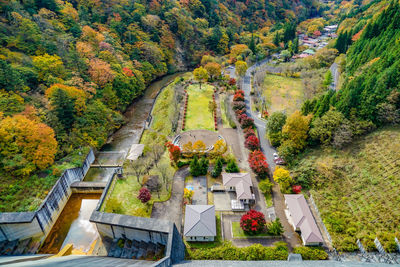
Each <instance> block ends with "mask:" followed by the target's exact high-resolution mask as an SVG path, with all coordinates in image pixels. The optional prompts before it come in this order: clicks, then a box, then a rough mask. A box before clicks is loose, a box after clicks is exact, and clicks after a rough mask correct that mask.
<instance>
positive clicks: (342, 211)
mask: <svg viewBox="0 0 400 267" xmlns="http://www.w3.org/2000/svg"><path fill="white" fill-rule="evenodd" d="M302 158H303V157H302ZM292 173H293V176H294V178H296V176H298V175H299V174H303V175H304V174H306V176H310V177H309V179H310V180H311V181H312V182H313V187H312V189H311V190H310V193H311V194H312V196H313V199H314V200H315V202H316V204H317V206H318V209H319V211H320V213H321V217H322V220H323V221H324V223H325V226H326V227H327V229H328V231H329V233H330V235H331V237H332V239H333V245H334V246H335V248H336V249H338V250H344V251H352V250H355V249H358V247H357V245H356V241H357V239H358V238H359V239H360V240H361V242H362V244H363V245H364V247H365V248H366V249H368V250H372V249H374V248H375V246H374V244H373V240H374V239H375V237H376V236H377V237H378V239H379V240H380V242H381V243H382V245H383V246H384V248H385V249H386V251H387V252H390V251H393V250H395V249H396V244H395V242H394V236H395V235H397V238H398V239H399V238H400V234H399V225H400V209H399V207H400V197H399V188H400V127H386V128H384V129H381V130H378V131H376V132H374V133H371V134H369V135H367V136H364V137H362V138H360V139H359V140H357V141H355V142H353V144H351V145H349V146H348V147H346V148H344V149H342V150H334V149H325V150H324V149H318V150H314V151H311V152H309V153H308V155H305V156H304V159H303V160H301V161H300V162H298V164H297V167H295V168H293V170H292ZM307 173H308V175H307Z"/></svg>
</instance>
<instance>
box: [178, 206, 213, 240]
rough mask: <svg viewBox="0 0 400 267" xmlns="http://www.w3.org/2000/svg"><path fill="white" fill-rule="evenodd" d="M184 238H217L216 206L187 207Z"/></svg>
mask: <svg viewBox="0 0 400 267" xmlns="http://www.w3.org/2000/svg"><path fill="white" fill-rule="evenodd" d="M183 234H184V236H215V235H217V228H216V223H215V206H214V205H186V212H185V226H184V231H183Z"/></svg>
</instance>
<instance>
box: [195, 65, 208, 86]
mask: <svg viewBox="0 0 400 267" xmlns="http://www.w3.org/2000/svg"><path fill="white" fill-rule="evenodd" d="M193 75H194V78H195V79H196V81H198V82H199V83H200V89H201V83H202V82H205V81H207V80H208V72H207V70H206V69H205V68H203V67H199V68H197V69H195V70H194V71H193Z"/></svg>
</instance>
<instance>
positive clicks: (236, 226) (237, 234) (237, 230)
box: [232, 222, 269, 238]
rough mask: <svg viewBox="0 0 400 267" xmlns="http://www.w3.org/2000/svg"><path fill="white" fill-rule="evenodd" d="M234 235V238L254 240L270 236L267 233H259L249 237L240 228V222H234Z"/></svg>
mask: <svg viewBox="0 0 400 267" xmlns="http://www.w3.org/2000/svg"><path fill="white" fill-rule="evenodd" d="M232 234H233V237H234V238H252V237H263V236H269V235H268V234H267V233H259V234H256V235H247V234H246V233H245V232H244V231H243V230H242V228H241V227H240V222H232Z"/></svg>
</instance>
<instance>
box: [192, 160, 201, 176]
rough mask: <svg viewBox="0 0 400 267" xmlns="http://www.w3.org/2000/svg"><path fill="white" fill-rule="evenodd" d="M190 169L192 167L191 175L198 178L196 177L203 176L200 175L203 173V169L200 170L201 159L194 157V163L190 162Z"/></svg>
mask: <svg viewBox="0 0 400 267" xmlns="http://www.w3.org/2000/svg"><path fill="white" fill-rule="evenodd" d="M189 167H190V168H189V171H190V174H191V175H192V176H195V177H196V176H199V175H201V174H200V173H201V169H200V164H199V159H198V158H197V156H194V157H193V159H192V161H191V162H190V165H189Z"/></svg>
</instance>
